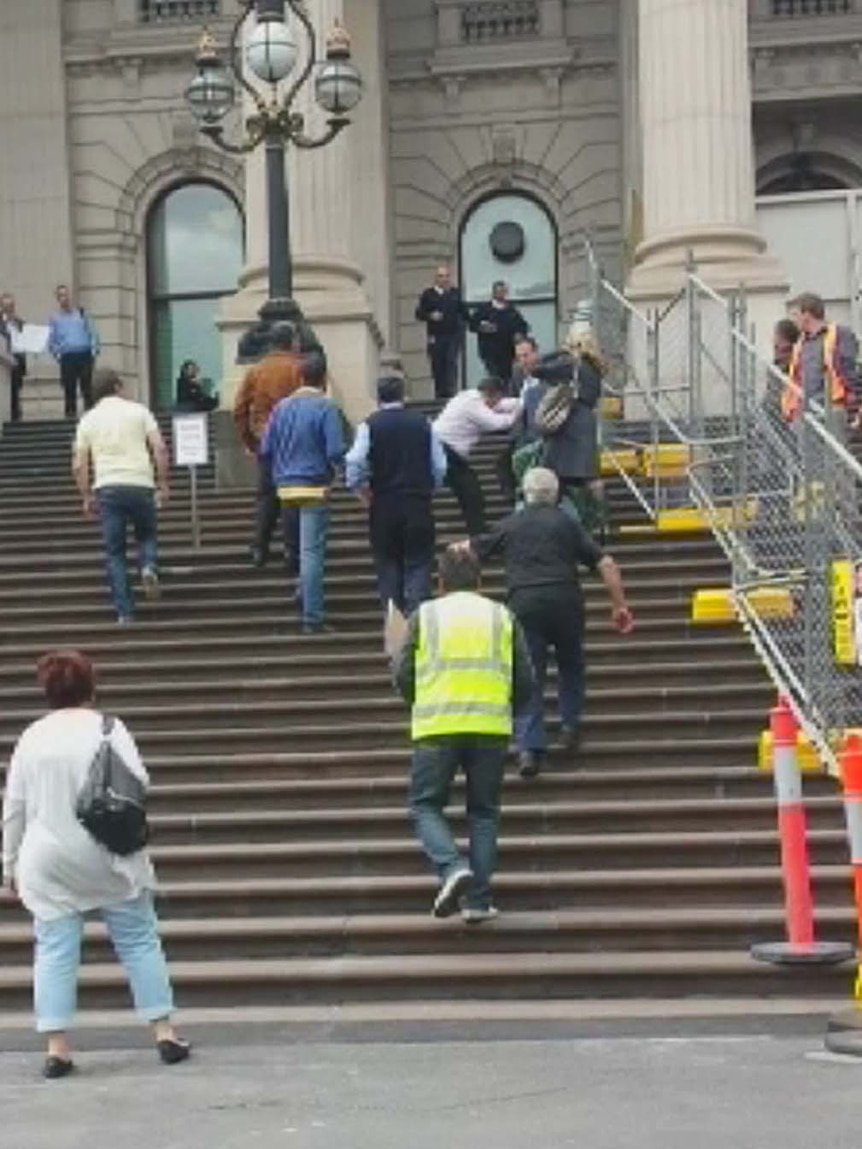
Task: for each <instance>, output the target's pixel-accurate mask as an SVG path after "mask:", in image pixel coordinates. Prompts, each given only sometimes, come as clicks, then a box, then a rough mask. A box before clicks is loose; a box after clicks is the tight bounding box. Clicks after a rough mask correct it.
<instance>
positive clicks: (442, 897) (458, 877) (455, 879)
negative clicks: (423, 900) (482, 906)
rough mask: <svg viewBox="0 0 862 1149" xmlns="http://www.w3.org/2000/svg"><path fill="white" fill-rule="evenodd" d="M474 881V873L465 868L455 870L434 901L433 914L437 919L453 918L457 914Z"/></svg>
mask: <svg viewBox="0 0 862 1149" xmlns="http://www.w3.org/2000/svg"><path fill="white" fill-rule="evenodd" d="M472 881H473V871H472V870H469V869H468V868H467V867H466V866H464V867H463V868H462V869H460V870H453V871H452V873H451V874H450V875H449V877H448V878H447V879H446V881H445V882H444V883H443V885H442V886H441V887H440V889H439V891H438V893H437V897H436V898H435V899H434V907H433V909H432V910H431V913H432V914H433V915H434V917H435V918H451V916H452V915H453V914H454V913H456V912H457V910H458V903H459V902H460V900H461V895H462V894H463V893H464V891H465V890H466V889H467V887H468V886H469V885H470V883H471V882H472Z"/></svg>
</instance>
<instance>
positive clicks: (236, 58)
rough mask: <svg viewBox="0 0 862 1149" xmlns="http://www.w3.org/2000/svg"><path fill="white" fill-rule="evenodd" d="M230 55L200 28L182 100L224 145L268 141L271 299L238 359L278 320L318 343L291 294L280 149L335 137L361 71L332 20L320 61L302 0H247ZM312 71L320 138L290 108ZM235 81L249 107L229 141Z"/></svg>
mask: <svg viewBox="0 0 862 1149" xmlns="http://www.w3.org/2000/svg"><path fill="white" fill-rule="evenodd" d="M252 13H254V14H255V16H256V18H257V25H256V27H255V29H254V31H253V32H252V33H251V35H250V36H248V37H247V39H246V43H245V48H244V49H243V47H242V35H241V33H242V27H243V24H244V23H245V21H246V20H247V19H248V18H249V17H250V16H251V15H252ZM303 42H304V43H303ZM228 53H229V54H228V62H227V63H224V62H223V61H222V60H221V58H220V56H219V53H218V48H217V46H216V42H215V40H214V39H213V37H212V36H211V35H210V34H209V32H204V35H203V37H202V39H201V42H200V46H199V48H198V54H197V69H198V72H197V75H196V76H195V78H194V79H193V80H192V82H191V83H190V84H189V86H188V88H186V100H187V101H188V104H189V106H190V108H191V110H192V112H193V113H194V115H195V116H196V118H197V119H198V121H199V123H200V126H201V131H202V132H203V133H204V134H205V135H207V136H208V137H209V138H210V139H211V140H212V141H213V143H214V144H216V145H217V146H218V147H219V148H222V149H223V150H224V151H226V152H230V153H232V154H234V155H247V154H248V153H249V152H252V151H254V149H255V148H257V147H258V146H259V145H260V144H264V145H265V147H266V188H267V209H268V215H269V299H268V301H267V302H266V304H265V305H264V306H263V307H262V308H261V311H260V318H261V325H260V326H259V327H258V328H257V329H256V331H255V333H254V335H253V336H252V333H249V335H250V336H251V339H250V338H249V337H246V339H245V340H244V341H243V342H244V344H245V346H244V347H243V346H242V345H241V357H254V351H255V350H257V351H258V353H259V351H260V350H262V349H263V348H262V344H263V343H264V342H265V331H266V329H268V327H269V326H270V325H271V324H273V323H277V322H279V321H283V320H289V321H290V322H291V323H294V324H296V325H297V328H298V330H299V332H300V338H301V340H302V342H303V344H304V345H305V346H306V347H309V346H311V347H316V346H319V344H318V343H317V340H316V339H315V338H314V334H313V332H312V331H311V329H310V328H309V327H308V325H307V324H306V323H305V321H304V319H303V317H302V313H301V311H300V309H299V306H298V305H297V303H296V301H295V299H294V298H293V261H292V258H291V250H290V205H289V198H288V193H287V184H286V166H285V152H286V149H287V147H288V146H289V145H291V144H292V145H294V146H295V147H298V148H322V147H325V146H326V145H327V144H328V143H330V142H331V141H332V140H334V139H335V137H336V136H337V135H338V134H339V133H340V132H341V131H343V129H344V128H346V127H347V125H348V124H349V123H350V119H349V114H350V112H352V111H353V109H354V108H355V107H356V105H357V104H358V103H359V101H360V100H361V98H362V77H361V76H360V74H359V72H358V70H357V69H356V67H355V66H354V65H353V64H352V63H351V59H350V37H349V35H348V34H347V31H346V30H345V29H344V28H343V27H342V26H341V25H340V24H338V23H337V22H336V24H335V26H334V27H333V29H332V31H331V32H330V33H329V35H328V36H327V39H326V57H325V59H324V60H319V59H318V56H317V37H316V34H315V31H314V25H313V23H312V21H311V18H310V16H309V14H308V5H307V3H306V2H305V0H245V2H244V4H243V7H242V10H241V12H240V14H239V17H238V19H237V21H236V23H235V25H234V28H233V32H232V34H231V38H230V47H229V49H228ZM243 57H244V58H243ZM300 59H302V60H303V63H302V65H301V67H300V70H299V72H298V73H296V76H295V79H294V80H293V83H292V84H291V85H290V87H289V88H288V89H287V91H286V92H285V93H284V95H283V96H282V97H280V96H279V91H278V85H279V84H281V83H283V82H284V81H285V80H287V79H288V78H289V77H290V76H291V75H292V74H293V73H295V72H296V68H297V65H298V64H299V61H300ZM247 71H248V72H251V73H252V74H253V75H254V76H255V77H256V78H257V79H258V80H260V81H261V82H262V83H263V84H268V85H269V86H270V91H269V93H268V96H265V95H263V94H262V93H261V91H260V90H259V89H258V87H256V86H255V85H254V84H252V83H251V82H250V81H249V79H248V78H247ZM312 77H313V78H314V94H315V99H316V101H317V103H318V105H319V106H320V107H321V108H322V109H323V111H324V112H326V113H327V126H326V129H325V131H324V132H322V133H321V134H320V135H319V136H312V135H309V134H308V132H307V131H306V123H305V118H304V117H303V115H302V113H301V112H298V111H296V110H295V109H294V102H295V100H296V97H297V95H298V94H299V93H300V91H301V90H302V89H303V88H304V87H305V85H306V84H307V83H308V82H309V81H310V80H311V79H312ZM235 81H236V82H238V83H239V85H240V86H241V87H242V88H243V89H244V90H245V91H246V92H247V93H248V95H249V96H250V97H251V100H252V102H253V104H254V110H253V112H252V114H251V115H250V116H248V117H247V118H246V120H245V123H244V125H243V135H242V138H241V139H239V140H238V141H236V142H232V141H230V140H228V139H227V138H226V136H225V132H224V128H223V127H222V121H223V120H224V118H225V116H226V115H227V114H228V112H229V111H230V110H231V108H232V107H233V105H234V102H235V94H236V89H235ZM344 178H345V179H347V178H348V173H346V172H345V173H344ZM255 343H257V344H258V347H257V348H255V347H254V346H253V344H255ZM250 344H251V345H250Z"/></svg>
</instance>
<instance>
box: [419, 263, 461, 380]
mask: <svg viewBox="0 0 862 1149" xmlns="http://www.w3.org/2000/svg"><path fill="white" fill-rule="evenodd" d="M416 318H417V319H418V320H419V322H420V323H424V324H425V326H426V330H427V333H428V361H429V363H430V365H431V374H432V375H433V377H434V394H435V396H436V398H438V399H451V398H452V396H453V395H454V394H455V387H456V385H457V381H458V378H457V377H458V352H459V351H460V349H461V339H462V336H463V333H464V323H465V321H466V319H467V311H466V308H465V307H464V303H463V301H462V299H461V292H460V291H459V290H458V288H457V287H454V286H453V285H452V273H451V272H450V270H449V268H448V267H446V266H445V265H442V266H441V267H438V268H437V273H436V275H435V276H434V285H433V287H428V288H426V290H425V291H423V292H422V294H421V295H420V296H419V303H418V304H417V307H416Z"/></svg>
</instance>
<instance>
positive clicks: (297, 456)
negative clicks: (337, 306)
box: [260, 353, 346, 634]
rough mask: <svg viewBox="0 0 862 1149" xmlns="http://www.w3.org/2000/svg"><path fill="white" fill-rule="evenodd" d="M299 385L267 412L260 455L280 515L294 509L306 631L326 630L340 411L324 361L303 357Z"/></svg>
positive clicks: (341, 454)
mask: <svg viewBox="0 0 862 1149" xmlns="http://www.w3.org/2000/svg"><path fill="white" fill-rule="evenodd" d="M302 377H303V385H302V386H301V387H300V388H299V390H298V391H295V392H294V393H293V395H291V396H290V397H289V398H287V399H282V401H281V402H280V403H279V404H278V406H277V407H276V408H275V410H274V411H273V413H272V415H271V416H270V420H269V423H268V424H267V427H266V431H265V432H264V436H263V441H262V442H261V446H260V458H261V460H265V461H266V464H267V465H268V466H269V467H270V468H271V472H272V481H273V486H274V487H275V488H276V490H277V491H278V494H279V498H280V499H281V504H282V507H283V508H284V511H285V514H286V515H289V514H290V513H292V512H293V511H294V509H295V508H297V507H298V508H299V585H300V597H301V600H302V622H303V630H304V631H305V633H306V634H318V633H320V632H322V631H324V630H326V629H327V627H326V626H325V625H324V621H323V611H324V598H323V565H324V560H325V557H326V539H327V535H328V533H329V491H330V488H331V486H332V483H333V481H334V479H335V476H336V473H337V471H338V468H339V467H340V466H341V464H342V462H343V461H344V454H345V449H346V447H345V442H344V432H343V429H342V421H341V415H340V413H339V411H338V408H337V407H336V406H335V404H334V403H332V402H331V401H330V400H329V399H328V398H327V395H326V360H325V359H324V357H323V356H322V355H320V354H319V353H312V354H310V355H307V356H306V357H305V358H304V359H303V361H302Z"/></svg>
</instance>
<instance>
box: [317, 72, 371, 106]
mask: <svg viewBox="0 0 862 1149" xmlns="http://www.w3.org/2000/svg"><path fill="white" fill-rule="evenodd" d="M315 95H316V98H317V102H318V104H320V106H321V108H323V109H324V110H325V111H327V112H329V113H330V114H331V115H333V116H345V115H347V113H348V112H352V111H353V109H354V108H355V107H356V105H357V104H358V103H359V101H360V100H361V99H362V77H361V76H360V75H359V72H358V70H357V69H356V68H355V67H354V66H353V64H351V62H350V61H349V60H343V59H333V60H327V61H326V63H325V64H322V65H321V67H320V71H319V72H318V73H317V80H316V82H315Z"/></svg>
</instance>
